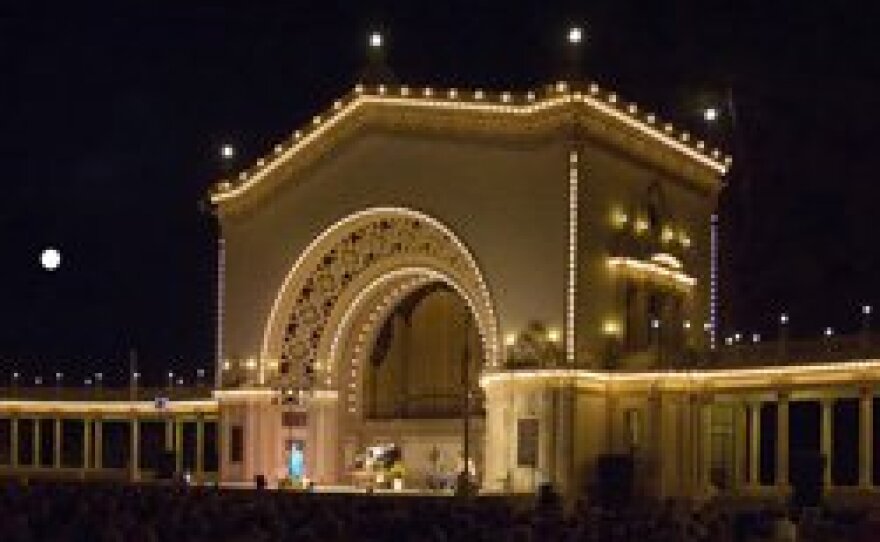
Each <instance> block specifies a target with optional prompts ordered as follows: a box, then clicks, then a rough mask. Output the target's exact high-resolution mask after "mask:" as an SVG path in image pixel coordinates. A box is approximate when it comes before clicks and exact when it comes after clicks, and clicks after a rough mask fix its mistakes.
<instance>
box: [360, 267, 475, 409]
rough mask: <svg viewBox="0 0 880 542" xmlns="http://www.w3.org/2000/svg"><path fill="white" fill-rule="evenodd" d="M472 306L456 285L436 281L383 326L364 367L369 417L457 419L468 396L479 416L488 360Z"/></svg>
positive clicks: (411, 297) (399, 306) (409, 297)
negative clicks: (480, 383) (480, 382)
mask: <svg viewBox="0 0 880 542" xmlns="http://www.w3.org/2000/svg"><path fill="white" fill-rule="evenodd" d="M484 357H485V356H484V355H483V352H482V344H481V340H480V335H479V331H478V329H477V326H476V324H475V323H474V320H473V317H472V315H471V312H470V308H469V307H468V305H467V303H466V302H465V301H464V299H462V298H461V296H460V294H458V293H457V292H456V291H455V290H454V289H453V288H452V287H450V286H449V285H448V284H446V283H443V282H439V281H438V282H431V283H428V284H425V285H423V286H420V287H418V288H417V289H415V290H414V291H412V292H410V293H409V294H407V295H406V296H405V297H403V298H402V299H401V300H400V301H399V302H398V303H397V304H396V306H395V307H394V309H393V310H392V311H391V312H390V313H389V314H388V315H387V316H386V317H385V319H384V321H383V322H382V323H381V324H380V325H379V327H378V332H377V333H376V335H375V339H374V341H373V344H372V346H371V348H370V353H369V355H368V356H367V363H366V364H365V367H364V369H365V370H364V375H363V379H364V383H363V394H364V398H363V404H364V417H365V418H366V419H371V420H381V419H394V418H399V419H437V418H455V417H457V416H460V415H461V414H462V411H463V408H464V407H463V394H464V393H465V390H469V392H470V393H471V394H472V398H471V399H470V410H471V412H472V413H479V411H480V401H479V397H477V394H476V393H475V391H476V390H479V386H478V385H477V378H478V375H479V371H480V368H481V366H482V360H483V359H484Z"/></svg>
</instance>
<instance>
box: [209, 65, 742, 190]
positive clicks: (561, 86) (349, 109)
mask: <svg viewBox="0 0 880 542" xmlns="http://www.w3.org/2000/svg"><path fill="white" fill-rule="evenodd" d="M555 88H556V89H557V91H558V92H560V93H561V92H565V91H567V89H568V86H567V85H566V84H565V83H564V82H562V83H558V84H557V85H556V87H555ZM596 88H597V92H598V87H596ZM354 91H355V94H357V98H356V99H353V100H349V101H347V102H346V103H345V105H344V106H343V107H342V108H341V109H339V110H338V111H335V112H334V115H332V118H331V119H330V120H328V121H327V122H324V123H322V124H321V125H320V127H319V128H317V129H315V130H312V131H310V133H309V135H308V137H306V138H303V141H302V143H301V144H296V145H291V146H290V147H288V148H287V149H286V150H285V152H283V153H281V154H280V155H278V156H277V157H275V158H274V159H273V160H271V161H270V162H269V163H268V164H267V167H266V168H264V169H262V170H260V171H258V172H257V173H255V174H254V175H252V176H250V177H247V176H245V177H243V178H242V181H245V180H247V181H248V182H243V183H241V184H239V185H238V186H234V187H232V189H230V190H228V191H222V192H216V193H214V194H212V195H211V200H212V202H214V203H218V202H222V201H226V200H231V199H234V198H236V197H238V196H239V195H241V194H243V193H245V192H247V191H248V190H249V189H250V188H251V187H253V186H254V185H255V184H256V183H257V182H259V181H260V180H261V179H262V178H264V177H266V176H267V175H269V174H270V173H272V172H273V171H275V170H277V169H278V168H279V167H280V165H281V164H283V163H284V162H286V161H287V160H289V159H290V158H291V157H292V156H294V155H295V154H297V153H298V152H299V151H300V150H301V149H302V148H303V147H304V146H305V145H307V144H309V143H311V142H313V141H314V140H315V139H318V138H319V137H320V136H321V135H322V134H323V133H325V132H326V131H327V129H329V128H330V127H332V126H334V125H336V124H338V123H339V122H340V121H342V120H343V119H345V118H347V117H349V116H351V114H352V113H353V112H354V111H356V110H357V109H360V108H362V107H365V106H368V105H371V104H377V103H379V104H383V105H388V106H410V107H420V108H431V109H442V108H453V109H456V110H465V109H467V110H474V111H482V110H490V111H492V112H496V113H504V114H515V115H518V116H524V115H531V114H534V113H537V112H539V111H543V110H547V109H550V108H553V107H559V106H564V105H565V104H568V103H571V102H572V101H573V100H571V99H570V98H569V97H564V98H562V99H560V98H559V97H548V98H547V99H545V100H543V101H541V102H540V103H539V104H537V105H535V104H526V105H521V106H516V105H506V106H504V109H499V107H501V106H497V105H494V104H467V106H465V104H462V103H460V102H449V101H439V100H429V99H424V100H418V99H403V98H389V97H386V96H384V94H385V92H384V91H385V88H384V87H381V86H380V87H379V89H378V94H379V96H375V95H372V96H371V95H369V94H368V93H366V92H365V88H364V87H363V85H361V84H359V85H357V86H355V89H354ZM590 92H591V93H592V92H593V87H592V86H591V87H590ZM483 97H484V94H483V91H481V90H477V91H475V92H474V98H475V99H476V100H482V99H483ZM608 100H609V101H612V103H613V102H614V101H616V100H617V96H616V95H610V96H608ZM577 101H578V102H582V103H585V104H586V105H588V106H589V107H591V108H592V109H595V110H597V111H599V112H600V113H602V114H604V115H606V116H608V117H612V118H614V119H615V120H617V121H619V122H620V123H622V124H625V125H627V126H629V127H631V128H634V129H636V130H638V131H640V132H642V133H644V134H646V135H648V136H649V137H652V138H654V139H656V140H658V141H659V142H660V143H662V144H664V145H666V146H667V147H670V148H672V149H674V150H676V151H677V152H680V153H682V154H684V155H687V156H688V157H689V158H691V159H693V160H695V161H697V162H699V163H701V164H702V165H704V166H707V167H709V168H711V169H713V170H714V171H715V172H717V173H719V174H724V173H726V171H727V169H728V167H729V166H730V163H731V161H730V157H725V159H724V161H723V163H722V162H719V160H718V159H717V158H710V157H709V156H708V155H707V154H706V153H703V152H700V151H698V150H697V149H694V148H692V147H690V146H688V145H684V144H682V143H681V142H680V141H677V140H676V138H673V137H671V136H670V135H667V134H671V133H672V132H673V127H672V126H671V125H667V126H665V127H664V128H663V131H665V132H667V134H663V133H662V132H660V131H658V130H656V129H654V128H653V127H650V126H649V125H648V124H647V123H644V122H642V121H641V120H639V119H635V118H633V117H632V116H630V115H628V114H626V113H625V112H622V111H619V110H618V109H617V108H616V107H613V106H609V105H608V103H607V102H603V101H602V100H598V99H596V98H593V97H591V96H590V97H586V96H584V97H581V98H580V99H578V100H577Z"/></svg>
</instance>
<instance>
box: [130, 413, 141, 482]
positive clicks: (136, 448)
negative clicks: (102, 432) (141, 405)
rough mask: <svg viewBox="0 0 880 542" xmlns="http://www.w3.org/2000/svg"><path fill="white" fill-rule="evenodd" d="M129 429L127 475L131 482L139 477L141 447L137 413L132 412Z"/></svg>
mask: <svg viewBox="0 0 880 542" xmlns="http://www.w3.org/2000/svg"><path fill="white" fill-rule="evenodd" d="M130 423H131V429H130V431H129V439H130V441H129V445H128V454H129V458H128V467H129V473H128V477H129V479H130V480H131V481H132V482H136V481H138V479H140V476H141V474H140V465H139V462H140V448H141V437H140V433H141V431H140V427H141V424H140V421H139V420H138V418H137V415H136V414H134V413H132V415H131V422H130Z"/></svg>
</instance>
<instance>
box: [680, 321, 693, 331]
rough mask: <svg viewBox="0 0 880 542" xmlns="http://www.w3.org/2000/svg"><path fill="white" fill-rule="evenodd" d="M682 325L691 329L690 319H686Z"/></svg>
mask: <svg viewBox="0 0 880 542" xmlns="http://www.w3.org/2000/svg"><path fill="white" fill-rule="evenodd" d="M681 325H682V327H684V328H685V329H690V328H691V321H690V320H685V321H684V322H683V323H682V324H681Z"/></svg>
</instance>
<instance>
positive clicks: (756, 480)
mask: <svg viewBox="0 0 880 542" xmlns="http://www.w3.org/2000/svg"><path fill="white" fill-rule="evenodd" d="M749 416H751V424H750V425H751V429H752V434H751V435H750V437H751V438H750V439H749V485H751V486H752V487H753V488H757V487H758V486H759V485H760V484H761V476H760V474H761V403H752V404H751V405H750V406H749Z"/></svg>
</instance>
